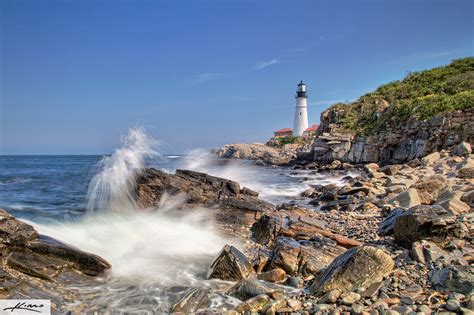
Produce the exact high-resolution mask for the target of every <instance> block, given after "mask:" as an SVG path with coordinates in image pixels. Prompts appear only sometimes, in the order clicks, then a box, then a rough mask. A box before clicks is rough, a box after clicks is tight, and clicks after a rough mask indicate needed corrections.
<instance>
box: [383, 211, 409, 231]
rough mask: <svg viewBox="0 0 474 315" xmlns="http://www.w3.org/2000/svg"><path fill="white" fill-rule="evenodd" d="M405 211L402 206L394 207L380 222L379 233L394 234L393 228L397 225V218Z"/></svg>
mask: <svg viewBox="0 0 474 315" xmlns="http://www.w3.org/2000/svg"><path fill="white" fill-rule="evenodd" d="M404 213H405V209H402V208H395V209H393V210H392V211H391V212H390V213H389V214H388V216H387V217H386V218H385V219H384V220H383V221H382V222H380V226H379V234H380V235H382V236H386V235H392V234H393V228H394V227H395V222H396V221H397V218H398V217H399V216H401V215H402V214H404Z"/></svg>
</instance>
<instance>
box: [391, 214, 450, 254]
mask: <svg viewBox="0 0 474 315" xmlns="http://www.w3.org/2000/svg"><path fill="white" fill-rule="evenodd" d="M455 220H456V217H455V216H454V215H453V214H452V213H451V212H450V211H448V210H446V209H444V208H442V207H440V206H416V207H413V208H410V209H409V210H408V211H405V212H404V213H402V214H401V215H399V216H397V217H396V220H395V225H394V228H393V231H394V237H395V241H396V242H397V243H398V244H400V245H402V246H405V247H406V248H411V246H412V243H413V242H416V241H419V240H422V239H430V240H432V241H434V242H436V243H442V242H445V241H446V240H448V239H449V237H450V236H452V235H454V234H456V233H457V232H456V229H457V228H456V224H454V223H455Z"/></svg>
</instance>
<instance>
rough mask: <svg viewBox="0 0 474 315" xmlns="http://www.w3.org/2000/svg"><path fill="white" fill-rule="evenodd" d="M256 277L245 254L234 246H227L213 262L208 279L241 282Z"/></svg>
mask: <svg viewBox="0 0 474 315" xmlns="http://www.w3.org/2000/svg"><path fill="white" fill-rule="evenodd" d="M250 276H255V270H254V269H253V267H252V265H251V264H250V262H249V261H248V260H247V257H245V255H244V254H242V253H241V252H240V251H239V250H238V249H237V248H235V247H234V246H230V245H226V246H224V248H223V249H222V250H221V251H220V253H219V254H218V255H217V257H216V258H215V259H214V260H213V261H212V263H211V266H210V267H209V270H208V273H207V278H208V279H213V278H215V279H221V280H228V281H239V280H242V279H246V278H248V277H250Z"/></svg>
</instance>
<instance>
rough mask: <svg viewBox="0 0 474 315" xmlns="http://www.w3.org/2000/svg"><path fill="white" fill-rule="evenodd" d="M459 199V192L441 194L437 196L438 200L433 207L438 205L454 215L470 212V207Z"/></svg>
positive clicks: (460, 195) (460, 194)
mask: <svg viewBox="0 0 474 315" xmlns="http://www.w3.org/2000/svg"><path fill="white" fill-rule="evenodd" d="M461 197H462V192H461V191H455V192H447V193H443V194H441V195H440V196H439V199H438V200H436V202H435V205H439V206H441V207H443V208H444V209H446V210H448V211H450V212H452V213H454V214H461V213H465V212H469V211H471V207H470V206H469V205H468V204H466V203H465V202H463V201H461Z"/></svg>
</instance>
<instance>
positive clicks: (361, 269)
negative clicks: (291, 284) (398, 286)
mask: <svg viewBox="0 0 474 315" xmlns="http://www.w3.org/2000/svg"><path fill="white" fill-rule="evenodd" d="M393 267H394V262H393V260H392V258H391V257H390V255H388V254H387V253H385V252H384V251H383V250H381V249H378V248H375V247H370V246H361V247H355V248H351V249H349V250H348V251H346V252H345V253H344V254H342V255H340V256H338V257H337V258H336V259H334V261H333V262H332V263H331V264H330V265H329V266H328V267H327V268H326V269H325V270H324V272H323V273H322V274H321V276H319V278H317V279H316V280H315V281H314V282H313V284H312V285H311V287H310V291H311V292H312V293H313V294H317V295H320V294H322V293H326V292H329V291H331V290H334V289H338V290H340V291H341V292H350V291H353V290H355V289H356V288H359V287H368V286H370V285H371V284H373V283H375V282H379V281H381V280H382V279H383V278H384V277H386V276H388V275H389V274H390V272H391V271H392V269H393Z"/></svg>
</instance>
